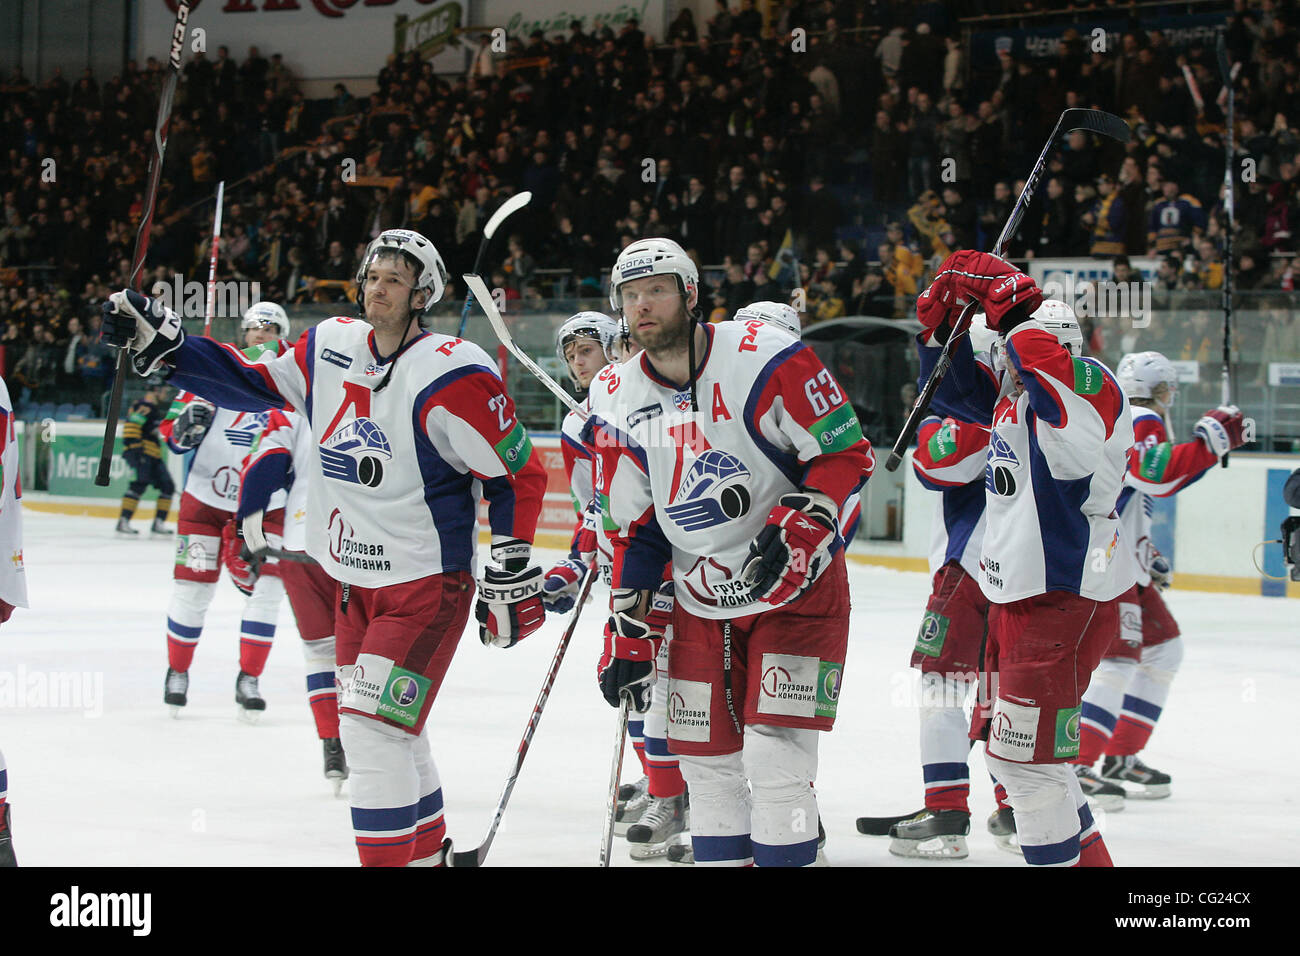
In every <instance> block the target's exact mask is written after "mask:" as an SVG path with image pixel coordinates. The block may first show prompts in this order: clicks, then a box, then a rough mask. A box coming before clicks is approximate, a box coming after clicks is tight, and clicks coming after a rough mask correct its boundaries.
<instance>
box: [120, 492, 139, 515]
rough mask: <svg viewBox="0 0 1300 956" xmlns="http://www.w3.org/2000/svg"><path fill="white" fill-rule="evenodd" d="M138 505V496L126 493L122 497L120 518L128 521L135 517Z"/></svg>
mask: <svg viewBox="0 0 1300 956" xmlns="http://www.w3.org/2000/svg"><path fill="white" fill-rule="evenodd" d="M139 504H140V496H139V495H133V494H131V492H129V491H128V492H127V493H126V494H124V495H123V496H122V517H123V518H125V519H126V520H127V521H130V520H131V519H132V518H134V517H135V509H136V507H137V506H138V505H139Z"/></svg>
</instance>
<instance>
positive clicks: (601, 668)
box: [596, 588, 663, 714]
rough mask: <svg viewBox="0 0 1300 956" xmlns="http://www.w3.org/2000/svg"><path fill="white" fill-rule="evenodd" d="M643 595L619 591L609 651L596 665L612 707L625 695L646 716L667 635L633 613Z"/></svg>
mask: <svg viewBox="0 0 1300 956" xmlns="http://www.w3.org/2000/svg"><path fill="white" fill-rule="evenodd" d="M642 594H643V592H641V591H638V590H636V589H635V588H615V589H614V591H613V593H612V594H611V595H610V607H611V609H612V612H613V613H611V614H610V616H609V623H608V624H606V625H605V650H604V652H603V653H602V654H601V655H600V663H599V664H597V665H596V679H597V680H598V681H599V682H600V692H601V694H603V695H604V697H605V700H606V701H607V702H608V703H609V705H610V706H611V707H617V706H618V705H619V699H620V697H621V696H622V695H623V694H625V693H626V694H628V695H629V696H630V697H631V701H632V709H633V710H635V711H636V712H637V713H638V714H643V713H645V712H646V711H647V710H649V709H650V693H651V692H650V689H651V688H652V687H654V684H655V681H656V680H658V679H659V671H658V668H657V667H655V658H656V657H657V656H658V654H659V644H660V642H661V641H662V640H663V634H662V633H660V632H656V631H655V630H654V629H653V628H652V627H651V626H650V623H649V621H638V620H637V619H636V618H635V617H633V616H632V612H633V611H634V610H635V609H636V608H637V607H638V606H639V605H640V604H641V600H642Z"/></svg>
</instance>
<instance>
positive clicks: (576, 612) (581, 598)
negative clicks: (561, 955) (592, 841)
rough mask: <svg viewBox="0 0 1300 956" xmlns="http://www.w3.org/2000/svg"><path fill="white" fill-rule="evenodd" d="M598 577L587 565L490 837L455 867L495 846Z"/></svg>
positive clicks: (479, 859)
mask: <svg viewBox="0 0 1300 956" xmlns="http://www.w3.org/2000/svg"><path fill="white" fill-rule="evenodd" d="M595 580H596V568H595V565H594V564H593V565H592V566H591V567H589V568H587V575H586V580H585V581H584V582H583V585H582V590H581V592H579V595H578V603H577V604H575V605H574V607H573V617H572V618H571V619H570V620H569V626H568V627H566V628H565V629H564V634H563V636H562V637H561V638H560V643H559V646H558V647H556V648H555V656H554V657H553V658H551V667H550V669H549V670H548V671H547V672H546V680H545V681H544V682H543V683H542V689H541V691H540V692H539V693H538V695H537V702H536V703H535V704H533V712H532V714H531V715H530V716H529V718H528V726H527V727H525V728H524V736H523V739H522V740H520V741H519V749H518V750H517V751H516V752H515V760H514V763H513V764H511V766H510V774H509V775H508V776H507V777H506V785H505V787H503V788H502V790H501V799H500V800H498V801H497V812H496V813H495V814H494V815H493V817H492V825H491V826H490V827H488V832H487V836H485V837H484V838H483V842H482V843H480V844H479V846H478V848H477V849H474V850H464V851H460V852H455V853H453V854H452V857H451V865H452V866H453V867H457V866H466V867H469V866H482V865H483V861H484V860H486V859H487V855H488V850H490V849H492V841H493V840H494V839H496V835H497V827H499V826H500V825H501V817H502V816H503V815H504V814H505V812H506V803H508V802H509V800H510V794H511V792H512V791H513V790H514V789H515V781H516V780H518V779H519V771H520V769H521V768H522V767H523V765H524V757H525V756H527V754H528V745H529V744H530V743H532V740H533V734H534V733H535V732H536V731H537V725H538V724H539V723H540V722H541V720H542V708H544V707H545V706H546V699H547V697H549V696H550V693H551V688H552V687H553V686H554V685H555V677H556V675H557V674H559V672H560V664H561V663H562V662H563V660H564V652H565V651H566V650H568V648H569V641H570V639H571V638H572V637H573V632H574V629H575V628H577V626H578V617H579V616H580V615H581V614H582V606H583V605H584V604H586V603H587V595H588V594H590V593H591V586H592V584H593V583H595Z"/></svg>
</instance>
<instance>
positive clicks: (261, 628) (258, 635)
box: [239, 574, 284, 677]
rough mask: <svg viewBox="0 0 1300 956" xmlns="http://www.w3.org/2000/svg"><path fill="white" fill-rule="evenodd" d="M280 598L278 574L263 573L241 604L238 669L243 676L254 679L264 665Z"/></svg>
mask: <svg viewBox="0 0 1300 956" xmlns="http://www.w3.org/2000/svg"><path fill="white" fill-rule="evenodd" d="M283 598H284V582H283V581H281V580H280V578H279V576H278V575H274V574H263V575H261V576H260V577H259V578H258V579H257V583H256V584H255V585H253V593H252V594H250V595H249V596H248V600H247V601H246V602H245V603H244V618H243V620H241V621H240V622H239V669H240V670H241V671H243V672H244V673H246V674H252V675H253V676H254V677H257V676H259V675H260V674H261V673H262V668H264V667H265V666H266V657H267V655H268V654H270V653H271V642H272V641H273V640H274V639H275V621H276V618H278V617H279V616H280V601H281V600H282V599H283Z"/></svg>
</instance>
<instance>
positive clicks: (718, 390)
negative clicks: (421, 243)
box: [584, 239, 873, 866]
mask: <svg viewBox="0 0 1300 956" xmlns="http://www.w3.org/2000/svg"><path fill="white" fill-rule="evenodd" d="M698 283H699V276H698V271H697V269H696V267H695V264H694V263H693V262H692V261H691V260H690V259H689V258H688V257H687V256H686V254H685V253H684V252H683V251H682V249H681V247H680V246H678V245H677V244H676V243H674V242H671V241H669V240H666V239H646V240H641V241H638V242H634V243H632V244H630V245H629V246H628V247H627V248H625V249H624V250H623V252H622V254H621V255H620V256H619V258H618V261H617V262H616V263H615V266H614V269H613V273H612V276H611V283H610V299H611V304H612V305H613V306H614V308H615V309H616V310H621V311H622V313H623V316H624V319H625V320H626V322H627V324H628V329H629V332H630V334H631V337H632V338H633V340H634V341H636V342H638V343H639V344H640V345H641V346H642V347H643V349H644V351H643V352H642V354H641V355H640V356H638V357H637V358H635V359H633V360H632V361H631V362H628V363H627V364H625V365H621V366H610V367H607V368H606V369H605V370H603V371H602V372H601V373H600V375H598V376H597V377H596V380H595V382H594V383H593V385H592V389H591V417H590V418H589V419H588V422H587V426H586V428H585V429H584V439H585V440H586V443H587V444H588V445H593V446H595V448H596V449H597V459H596V461H597V466H596V474H597V479H596V484H597V488H598V492H599V494H600V495H601V503H602V508H603V509H604V511H605V517H607V518H608V519H609V520H610V521H611V522H612V523H613V524H614V525H615V530H613V531H611V532H610V534H611V538H612V542H613V546H614V568H613V593H612V597H611V612H612V613H611V616H610V623H609V631H608V636H607V638H606V646H605V653H604V655H603V656H602V658H601V663H600V665H599V667H598V675H599V678H600V684H601V689H602V692H603V693H604V694H605V697H606V700H608V701H609V702H610V703H611V704H613V705H617V704H618V703H619V701H620V696H621V695H625V694H626V695H628V696H630V697H631V700H632V704H633V706H634V707H635V709H636V710H638V711H644V710H645V709H646V708H647V707H648V706H649V703H650V688H651V686H652V685H653V684H654V683H655V680H656V678H657V669H656V666H655V656H656V650H657V647H658V644H659V642H660V640H661V635H659V634H657V633H655V632H654V631H653V630H652V629H651V628H650V627H647V626H646V623H645V617H646V608H647V604H648V599H649V596H650V594H651V593H653V591H654V589H655V587H656V586H657V585H658V582H659V579H660V576H661V574H662V571H663V566H664V563H665V562H666V561H670V560H671V562H672V566H673V581H674V590H675V594H676V607H675V609H674V613H673V631H674V636H673V640H672V643H671V645H670V647H669V661H668V694H669V709H668V737H669V746H670V748H671V749H672V750H674V751H675V752H676V753H677V754H678V756H679V758H680V761H681V769H682V775H683V777H685V779H686V783H687V785H688V787H689V788H690V793H691V843H692V848H693V851H694V858H695V860H696V862H697V863H701V864H703V863H715V864H731V865H744V864H746V863H749V862H753V863H755V864H758V865H764V866H799V865H809V864H811V863H813V862H814V860H815V858H816V853H817V799H816V794H815V793H814V791H813V788H812V781H813V780H814V779H815V777H816V773H817V732H818V731H819V730H829V729H830V728H831V727H832V726H833V724H834V720H835V711H836V707H837V704H838V700H839V694H840V685H841V680H842V676H843V672H844V656H845V650H846V647H847V642H848V616H849V596H848V579H847V574H846V572H845V568H844V558H843V554H842V551H843V540H842V538H841V536H840V534H839V530H838V521H837V515H838V514H839V511H840V508H841V506H842V505H843V503H844V501H845V499H847V498H848V496H849V495H850V494H851V493H853V492H854V491H856V490H858V489H859V488H860V486H861V485H862V483H863V482H864V481H865V480H866V479H867V477H869V475H870V473H871V468H872V464H873V461H872V457H871V449H870V445H869V444H868V443H867V442H866V440H865V439H864V438H863V437H862V432H861V428H860V426H859V425H858V421H857V418H856V416H855V415H854V414H853V409H852V407H851V406H850V405H849V404H848V402H847V401H846V400H845V397H844V395H843V393H842V391H841V390H840V389H839V386H838V385H837V384H836V382H835V380H834V378H833V377H832V376H831V374H830V373H829V372H828V371H826V369H825V368H823V367H822V365H821V362H819V361H818V360H817V357H816V356H815V355H814V354H813V352H812V350H811V349H808V348H806V347H805V346H803V345H802V344H801V343H799V342H796V341H793V340H792V339H791V337H790V336H789V335H787V334H785V333H782V332H778V331H776V330H773V329H771V328H769V327H768V326H767V325H765V324H764V323H762V322H759V321H752V322H747V323H743V324H740V323H733V322H726V323H721V324H718V325H705V324H702V323H701V322H700V320H699V312H698V308H699V301H698V297H699V289H698Z"/></svg>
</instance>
